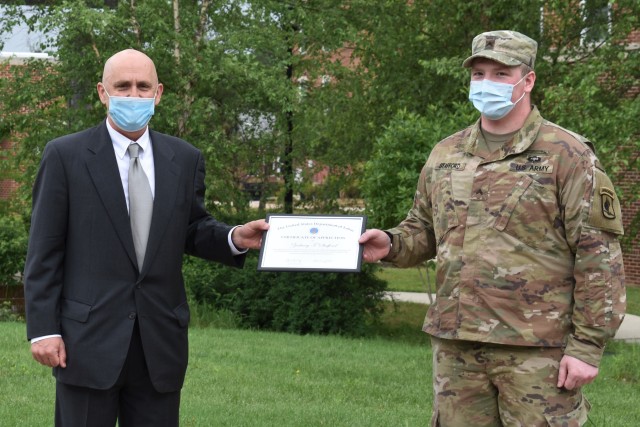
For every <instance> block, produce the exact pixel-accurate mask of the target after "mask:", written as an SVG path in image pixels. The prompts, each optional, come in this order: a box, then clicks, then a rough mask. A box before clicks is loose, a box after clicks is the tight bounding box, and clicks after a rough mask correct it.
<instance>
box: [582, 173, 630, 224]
mask: <svg viewBox="0 0 640 427" xmlns="http://www.w3.org/2000/svg"><path fill="white" fill-rule="evenodd" d="M594 173H595V189H594V192H593V198H592V200H591V212H590V214H589V222H588V223H589V225H590V226H592V227H594V228H598V229H601V230H604V231H608V232H611V233H614V234H619V235H622V234H624V230H623V228H622V213H621V209H620V200H619V199H618V196H617V195H616V192H615V190H614V189H613V184H612V183H611V179H609V177H608V176H607V175H606V174H605V173H604V172H603V171H601V170H600V169H598V168H595V169H594Z"/></svg>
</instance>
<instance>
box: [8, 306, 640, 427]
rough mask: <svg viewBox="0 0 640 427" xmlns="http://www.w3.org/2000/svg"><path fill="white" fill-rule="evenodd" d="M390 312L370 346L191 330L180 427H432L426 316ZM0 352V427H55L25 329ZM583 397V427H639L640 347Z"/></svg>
mask: <svg viewBox="0 0 640 427" xmlns="http://www.w3.org/2000/svg"><path fill="white" fill-rule="evenodd" d="M387 307H388V308H389V313H387V314H386V315H385V318H384V319H385V321H387V322H388V324H387V325H386V326H385V327H383V328H381V329H379V330H378V332H377V333H376V334H374V335H375V336H373V337H370V338H367V339H364V338H361V339H350V338H344V337H338V336H297V335H289V334H283V333H271V332H259V331H246V330H230V329H215V328H192V329H191V332H190V338H191V342H190V347H191V359H190V363H189V371H188V373H187V380H186V384H185V387H184V389H183V394H182V409H181V426H207V427H209V426H233V427H236V426H273V427H276V426H277V427H281V426H363V427H364V426H381V427H387V426H426V425H428V419H429V417H430V414H431V400H432V392H431V385H430V382H431V350H430V347H429V345H428V344H423V341H421V340H423V339H424V337H423V336H422V335H421V334H420V333H419V332H418V333H415V334H414V335H411V334H412V333H413V332H415V328H417V329H419V328H420V324H421V323H422V317H424V310H425V307H424V306H418V305H416V304H404V303H398V304H396V305H395V307H396V309H397V311H396V312H394V311H393V310H392V307H393V305H392V304H391V303H389V304H388V306H387ZM424 342H426V341H424ZM0 348H2V351H1V352H0V402H2V404H1V405H0V425H2V426H7V427H13V426H16V427H17V426H29V427H38V426H50V425H52V419H53V401H54V380H53V378H52V377H51V374H50V370H49V369H47V368H44V367H42V366H40V365H38V364H37V363H36V362H34V361H33V360H32V359H31V356H30V354H29V346H28V344H27V343H26V341H25V339H24V324H23V323H15V322H4V323H0ZM585 392H586V394H587V396H588V398H589V400H590V402H591V403H592V405H593V409H592V411H591V415H590V418H591V421H592V424H588V425H593V426H607V427H608V426H615V427H627V426H628V427H637V426H638V425H640V408H639V407H638V405H637V402H638V401H639V400H640V345H637V344H625V343H613V344H612V345H611V346H609V347H608V350H607V353H606V355H605V358H604V360H603V364H602V367H601V374H600V376H599V377H598V379H597V380H596V382H595V383H593V384H591V385H589V386H587V387H586V391H585Z"/></svg>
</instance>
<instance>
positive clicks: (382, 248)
mask: <svg viewBox="0 0 640 427" xmlns="http://www.w3.org/2000/svg"><path fill="white" fill-rule="evenodd" d="M358 243H360V244H362V245H364V250H363V251H362V258H363V259H364V260H365V261H366V262H376V261H378V260H381V259H382V258H384V257H386V256H387V255H389V251H390V250H391V239H389V236H388V235H387V233H385V232H384V231H382V230H376V229H371V230H367V231H365V232H364V233H363V234H362V236H360V239H359V240H358Z"/></svg>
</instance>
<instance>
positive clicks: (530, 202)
mask: <svg viewBox="0 0 640 427" xmlns="http://www.w3.org/2000/svg"><path fill="white" fill-rule="evenodd" d="M492 181H493V182H495V183H500V185H502V186H504V185H506V186H508V187H509V188H510V190H509V191H508V193H507V196H506V197H504V194H505V192H500V191H497V192H494V191H492V193H493V194H495V197H493V196H492V197H491V199H492V203H491V204H492V206H493V207H494V209H496V208H497V212H496V220H495V223H494V225H493V228H494V229H496V230H498V231H500V232H505V233H508V234H510V235H511V236H513V237H515V238H516V239H518V240H519V241H520V242H522V243H524V244H526V245H527V246H529V247H532V248H534V249H541V250H551V249H553V248H554V243H556V242H560V239H559V237H560V236H561V235H562V234H563V227H562V222H561V220H560V217H559V214H560V213H559V209H558V203H557V197H556V194H555V193H554V192H553V191H551V190H550V189H548V188H546V187H544V186H543V185H541V184H539V183H538V182H537V181H536V180H535V179H533V178H531V177H530V176H529V175H526V174H521V175H517V176H506V177H505V176H500V177H496V179H494V180H492Z"/></svg>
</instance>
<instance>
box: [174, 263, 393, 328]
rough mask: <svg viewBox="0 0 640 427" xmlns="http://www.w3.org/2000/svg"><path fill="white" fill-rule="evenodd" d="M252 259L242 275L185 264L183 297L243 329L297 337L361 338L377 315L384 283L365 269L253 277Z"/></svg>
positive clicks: (222, 268) (239, 271)
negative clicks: (225, 314)
mask: <svg viewBox="0 0 640 427" xmlns="http://www.w3.org/2000/svg"><path fill="white" fill-rule="evenodd" d="M257 262H258V260H257V254H256V253H255V252H251V253H249V254H248V255H247V259H246V263H245V267H244V269H234V268H228V267H225V266H221V265H218V264H214V263H209V262H206V261H203V260H200V259H196V258H189V259H187V260H186V261H185V267H184V275H185V281H186V284H187V287H188V289H189V293H190V295H191V298H192V300H193V301H195V302H196V303H198V304H211V306H213V307H215V309H217V310H230V311H231V312H233V313H235V314H236V315H237V316H238V318H239V321H240V324H241V325H242V326H244V327H247V328H257V329H268V330H273V331H283V332H293V333H298V334H306V333H314V334H345V335H352V336H357V335H363V334H364V333H365V332H366V330H367V326H368V325H369V324H370V323H372V322H374V321H376V320H377V319H378V317H379V315H380V313H381V311H382V307H381V300H382V296H383V292H384V289H385V286H386V282H384V281H382V280H380V279H378V278H376V277H375V276H374V274H373V273H374V269H375V266H372V265H369V264H365V265H363V271H362V272H361V273H360V274H356V273H318V272H283V273H275V272H262V271H257Z"/></svg>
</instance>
